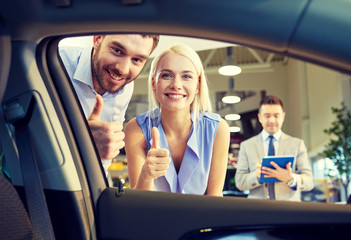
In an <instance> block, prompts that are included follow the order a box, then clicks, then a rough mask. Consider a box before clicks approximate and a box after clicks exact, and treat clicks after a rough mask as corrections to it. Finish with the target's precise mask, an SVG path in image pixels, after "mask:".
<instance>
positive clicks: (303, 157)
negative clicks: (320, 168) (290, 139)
mask: <svg viewBox="0 0 351 240" xmlns="http://www.w3.org/2000/svg"><path fill="white" fill-rule="evenodd" d="M295 161H296V172H295V173H293V176H294V178H295V179H296V189H297V190H300V191H310V190H312V189H313V187H314V179H313V174H312V169H311V165H310V163H309V161H308V155H307V149H306V146H305V143H304V142H303V140H301V139H300V140H299V145H298V154H297V156H296V159H295Z"/></svg>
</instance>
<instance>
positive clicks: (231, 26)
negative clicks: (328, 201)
mask: <svg viewBox="0 0 351 240" xmlns="http://www.w3.org/2000/svg"><path fill="white" fill-rule="evenodd" d="M322 3H325V4H326V5H323V4H322ZM339 3H340V4H339V5H337V9H338V12H337V13H336V11H335V15H331V17H330V18H329V19H328V20H329V21H332V22H333V23H335V22H337V19H339V18H338V17H337V16H344V17H345V19H346V20H345V19H344V21H345V22H344V21H342V24H344V25H342V26H341V27H340V29H337V28H336V27H335V28H332V27H331V29H333V30H334V36H336V39H334V38H332V37H330V38H328V39H323V38H321V39H322V40H321V41H319V40H312V39H313V37H311V38H307V39H305V37H304V36H306V35H307V34H308V32H309V31H310V30H311V29H313V25H312V27H311V25H310V24H311V22H312V23H313V22H314V21H318V20H320V19H319V18H317V19H314V18H313V17H314V16H316V15H317V16H320V15H319V14H318V13H321V12H323V11H326V9H328V6H330V5H329V4H327V3H326V2H325V1H321V3H320V4H318V3H314V2H313V3H312V1H295V2H288V3H286V4H284V5H283V4H281V3H279V2H275V1H255V2H254V3H248V2H246V1H224V2H223V3H222V4H214V3H213V2H206V3H205V2H203V1H195V0H194V1H178V2H174V1H144V2H143V4H138V3H134V2H130V1H122V2H112V1H99V2H97V1H79V0H77V1H72V2H71V1H43V2H41V1H34V0H33V1H27V2H25V3H21V4H20V5H19V2H18V1H17V2H16V1H13V3H6V4H5V3H4V2H3V1H2V2H1V5H0V6H1V9H2V10H1V11H0V13H1V14H2V15H4V19H5V22H6V21H7V23H8V25H9V27H10V29H11V37H12V40H11V45H12V49H11V50H12V54H11V70H10V74H9V82H8V84H7V87H6V91H5V97H4V98H3V100H2V104H1V107H2V112H1V126H0V127H1V142H2V145H3V146H5V147H4V154H5V156H6V159H7V161H8V162H7V163H8V166H9V171H10V177H11V182H12V184H13V185H15V186H16V188H17V190H18V192H19V193H20V195H21V196H23V200H24V202H25V201H26V199H28V197H26V196H25V193H24V192H25V189H24V185H25V182H24V180H23V178H22V171H25V169H22V168H21V163H20V159H19V157H18V156H19V155H18V152H17V151H18V149H17V144H18V143H17V142H16V139H15V137H14V135H15V133H16V130H15V127H14V126H13V124H12V123H11V122H9V121H8V118H9V117H8V115H7V114H9V112H6V111H5V110H6V109H10V108H11V107H12V106H15V107H17V106H20V107H21V110H23V111H24V112H25V113H27V112H28V111H30V113H31V118H30V119H29V124H28V127H29V129H30V132H31V136H32V138H31V139H28V142H30V143H31V144H32V145H33V149H35V152H36V158H37V160H38V165H39V170H40V176H41V179H42V182H43V189H44V192H45V197H46V202H47V206H48V209H49V213H50V218H51V221H52V226H53V229H54V232H55V237H56V238H57V239H221V238H222V239H225V238H226V237H227V238H231V239H242V238H244V237H252V238H253V239H289V238H290V239H291V238H292V239H303V238H305V239H313V238H314V239H321V238H324V237H329V238H338V237H340V238H342V237H343V236H345V234H347V233H348V228H349V227H350V224H351V220H350V219H351V218H350V214H351V208H350V207H349V206H345V205H327V207H326V205H323V204H318V203H308V202H302V203H298V204H296V203H292V202H283V201H277V202H275V201H264V200H254V199H244V198H231V197H223V198H222V197H208V196H195V195H182V194H172V193H165V192H149V191H138V190H131V189H123V190H122V189H119V188H116V187H110V186H108V182H107V179H106V178H105V176H104V172H103V169H102V166H101V163H100V159H99V157H98V155H97V151H96V149H95V145H94V142H93V138H92V136H91V133H90V130H89V128H88V125H87V122H86V120H85V118H84V114H83V113H82V110H81V107H80V105H79V101H78V99H77V97H76V95H75V92H74V90H73V88H72V85H71V83H70V81H69V78H68V77H67V74H66V72H65V69H64V67H63V65H62V63H61V60H60V58H59V56H58V53H57V47H58V44H59V41H60V40H61V39H62V38H64V37H67V36H75V35H77V34H78V35H79V34H95V33H100V32H104V33H109V32H114V33H125V32H157V33H162V34H176V35H187V36H193V37H194V36H195V37H201V38H211V39H216V40H223V41H229V42H232V43H240V44H245V45H247V46H255V47H257V48H262V49H267V50H272V51H275V52H279V53H282V54H286V55H292V56H297V57H299V58H301V59H308V60H310V61H314V62H318V63H322V64H325V65H327V66H330V67H334V68H335V69H339V70H343V71H345V72H348V73H349V72H350V64H349V63H350V62H351V60H350V59H351V58H350V52H351V51H349V50H350V46H348V45H347V43H346V42H345V39H347V37H348V36H349V35H347V34H349V33H346V32H343V30H345V29H347V28H345V26H346V27H347V26H349V24H350V22H349V21H347V20H348V19H349V17H347V16H348V12H347V11H346V10H343V9H347V7H349V6H350V3H348V2H346V1H345V2H342V1H340V2H339ZM18 6H20V7H18ZM334 7H335V6H334ZM277 9H279V11H278V10H277ZM320 9H323V11H320ZM334 9H335V8H334ZM195 10H196V11H195ZM18 13H20V14H18ZM14 14H17V17H18V18H14V17H13V16H12V15H14ZM277 15H278V17H277ZM208 16H211V18H212V19H215V20H216V21H210V20H209V19H210V18H208ZM238 16H241V18H239V17H238ZM304 17H305V18H304ZM309 18H312V19H310V20H309ZM228 19H231V21H228ZM302 19H307V20H308V21H307V20H306V22H305V23H304V22H303V21H302ZM278 20H279V21H278ZM300 21H302V24H301V26H300V25H299V24H300ZM190 23H191V24H190ZM298 26H300V27H299V28H298ZM263 29H265V30H263ZM324 36H325V35H322V37H324ZM304 41H307V43H305V42H304ZM328 41H335V45H337V46H339V47H340V46H343V47H344V49H346V51H337V52H332V51H329V50H328V49H329V48H328V47H329V46H330V43H329V42H328ZM316 42H317V43H319V44H320V45H318V46H317V45H315V43H316ZM324 46H326V48H324ZM3 54H4V53H2V54H1V55H2V56H3ZM314 54H316V55H314ZM325 57H328V59H329V60H326V61H322V59H323V58H325ZM5 58H6V57H5ZM4 63H5V64H6V62H4ZM2 86H3V85H2ZM31 101H32V102H33V101H34V102H35V106H34V107H33V108H28V106H29V105H30V104H29V103H30V102H31ZM14 103H15V104H14Z"/></svg>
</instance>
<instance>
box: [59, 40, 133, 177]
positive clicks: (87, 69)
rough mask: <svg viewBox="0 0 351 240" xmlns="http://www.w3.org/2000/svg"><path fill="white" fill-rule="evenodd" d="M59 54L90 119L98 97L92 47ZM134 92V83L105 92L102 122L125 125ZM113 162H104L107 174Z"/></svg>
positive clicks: (72, 48)
mask: <svg viewBox="0 0 351 240" xmlns="http://www.w3.org/2000/svg"><path fill="white" fill-rule="evenodd" d="M59 54H60V57H61V59H62V61H63V63H64V65H65V68H66V71H67V73H68V75H69V77H70V79H71V81H72V84H73V87H74V89H75V91H76V94H77V96H78V98H79V101H80V104H81V106H82V109H83V111H84V114H85V117H86V118H88V117H89V115H90V113H91V112H92V110H93V108H94V105H95V103H96V95H97V92H96V91H95V90H94V86H93V79H92V71H91V54H92V47H87V48H82V47H70V46H62V47H60V48H59ZM133 90H134V82H131V83H128V84H127V85H125V86H124V87H123V88H122V89H121V90H119V91H118V92H116V93H109V92H105V93H104V94H103V95H102V98H103V100H104V107H103V109H102V112H101V116H100V120H101V121H103V122H119V123H121V124H123V122H124V120H125V113H126V110H127V107H128V104H129V101H130V99H131V97H132V94H133ZM111 161H112V159H110V160H104V161H102V164H103V167H104V169H105V172H106V173H107V169H108V168H109V166H110V165H111Z"/></svg>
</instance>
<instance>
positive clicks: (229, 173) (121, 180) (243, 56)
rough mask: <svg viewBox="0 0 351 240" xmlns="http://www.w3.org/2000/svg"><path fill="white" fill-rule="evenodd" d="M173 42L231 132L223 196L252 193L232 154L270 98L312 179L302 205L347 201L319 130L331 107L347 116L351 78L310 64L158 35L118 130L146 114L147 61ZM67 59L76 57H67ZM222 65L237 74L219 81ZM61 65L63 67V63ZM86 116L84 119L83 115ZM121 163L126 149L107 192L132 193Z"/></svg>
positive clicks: (68, 43)
mask: <svg viewBox="0 0 351 240" xmlns="http://www.w3.org/2000/svg"><path fill="white" fill-rule="evenodd" d="M175 42H184V43H186V44H188V45H189V46H190V47H192V48H194V49H195V50H196V51H197V53H198V55H199V56H200V58H201V61H202V63H203V65H204V68H205V73H206V76H207V80H208V85H209V89H210V96H211V99H212V108H213V112H215V113H218V114H219V115H220V116H221V117H222V118H223V119H225V120H226V121H227V123H228V125H229V127H230V131H231V132H230V147H229V149H228V162H227V170H226V177H225V182H224V187H223V195H224V196H226V197H244V198H245V197H248V195H249V194H250V191H254V190H252V189H251V190H250V189H242V190H239V188H238V187H237V183H236V182H235V174H236V172H237V166H238V155H239V151H240V147H241V143H242V142H243V141H245V140H247V139H249V138H251V137H253V136H255V135H258V134H260V132H261V131H262V126H261V124H260V121H259V119H258V116H257V114H258V112H259V102H260V101H261V99H262V98H263V97H264V96H268V95H276V96H279V98H280V99H282V101H283V102H284V110H285V113H286V116H285V121H284V124H283V126H282V131H283V132H284V133H286V134H288V135H291V136H294V137H296V138H299V139H302V140H303V142H304V144H305V146H306V149H307V154H308V161H309V162H308V164H309V165H310V167H311V170H312V174H313V182H314V188H313V189H310V190H308V191H302V192H301V200H302V201H313V202H325V203H330V202H332V203H340V202H346V201H347V200H348V196H347V194H346V192H345V187H344V185H343V181H342V180H341V179H342V178H340V176H341V175H340V174H341V173H340V172H338V168H337V165H336V164H334V163H333V161H332V160H331V159H329V158H327V157H326V156H323V155H322V154H321V153H322V152H323V151H324V150H325V149H326V144H328V143H329V140H330V138H331V136H330V135H328V134H326V133H325V131H324V130H325V129H328V128H331V126H332V122H333V121H334V120H335V119H336V116H335V113H333V111H332V108H341V107H342V103H344V104H345V105H346V107H347V108H348V109H351V106H350V104H351V99H350V96H351V94H350V93H351V87H350V86H351V78H350V76H348V75H345V74H343V73H340V72H337V71H334V70H331V69H327V68H324V67H321V66H318V65H315V64H313V63H308V62H304V61H301V60H298V59H294V58H291V57H288V56H284V55H281V54H278V53H273V52H268V51H266V50H262V49H255V48H250V47H247V46H241V45H236V44H232V43H225V42H217V41H210V40H203V39H195V38H187V37H176V36H161V37H160V43H159V45H158V47H157V48H156V49H155V51H154V52H153V53H152V55H151V56H150V58H149V60H147V62H146V63H145V66H144V68H143V70H142V71H141V73H140V74H139V76H138V77H137V79H136V80H135V81H134V92H133V95H132V97H131V99H130V102H129V105H128V108H127V109H126V112H125V117H124V122H123V127H124V129H125V126H126V124H127V123H128V122H129V121H130V120H132V119H133V118H134V117H136V116H137V115H140V114H142V113H144V112H146V111H148V110H149V102H148V92H147V89H148V85H147V83H148V76H149V72H150V65H151V61H152V60H153V58H154V56H155V55H157V54H158V53H159V52H160V51H161V50H162V49H164V48H166V47H168V46H170V45H171V44H172V43H175ZM59 47H60V48H68V47H73V48H72V49H76V50H77V49H78V48H85V47H88V48H90V49H91V48H92V47H93V37H92V36H85V37H73V38H66V39H63V40H62V41H61V42H60V45H59ZM77 51H80V50H77ZM70 54H71V55H73V54H76V53H75V52H73V51H71V52H70ZM77 54H78V53H77ZM61 57H62V55H61ZM64 57H67V56H64ZM64 57H62V58H64ZM228 60H233V61H234V64H236V65H238V66H240V67H241V73H239V74H237V75H229V76H225V75H221V74H220V73H219V72H218V69H219V68H220V67H221V66H222V65H223V64H224V63H225V62H226V61H228ZM63 61H64V62H65V59H63ZM67 66H68V65H67V64H66V67H67ZM67 72H68V75H69V77H70V78H71V79H73V80H72V81H77V79H76V77H77V76H74V75H73V74H74V71H73V70H72V69H67ZM88 85H89V84H88ZM93 92H94V91H93ZM77 94H80V93H77ZM230 94H235V95H236V96H237V97H240V101H239V102H236V103H225V102H223V98H224V97H226V96H228V95H230ZM78 97H79V98H81V96H78ZM82 104H86V103H82ZM83 108H84V107H83ZM85 114H86V116H88V115H89V114H88V113H87V112H86V113H85ZM127 163H128V161H127V158H126V155H125V149H124V148H122V149H121V150H120V153H119V155H118V156H116V157H114V158H113V159H112V161H111V163H109V166H108V169H107V171H106V173H107V178H108V181H109V183H110V185H111V186H116V187H124V188H129V187H130V185H129V177H128V164H127Z"/></svg>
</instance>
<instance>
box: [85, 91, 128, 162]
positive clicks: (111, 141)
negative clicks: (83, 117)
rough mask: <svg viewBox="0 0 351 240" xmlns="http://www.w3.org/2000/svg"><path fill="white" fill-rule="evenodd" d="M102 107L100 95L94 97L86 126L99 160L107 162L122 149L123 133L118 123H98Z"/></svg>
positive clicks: (102, 101)
mask: <svg viewBox="0 0 351 240" xmlns="http://www.w3.org/2000/svg"><path fill="white" fill-rule="evenodd" d="M103 107H104V100H103V99H102V97H101V96H100V95H96V103H95V106H94V108H93V110H92V112H91V113H90V116H89V118H88V124H89V127H90V130H91V133H92V134H93V137H94V140H95V145H96V147H97V149H98V152H99V155H100V158H101V159H102V160H107V159H112V158H114V157H116V156H117V155H118V154H119V150H120V149H121V148H123V147H124V141H123V139H124V132H123V131H122V130H123V125H122V124H121V123H119V122H102V121H100V116H101V112H102V109H103Z"/></svg>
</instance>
